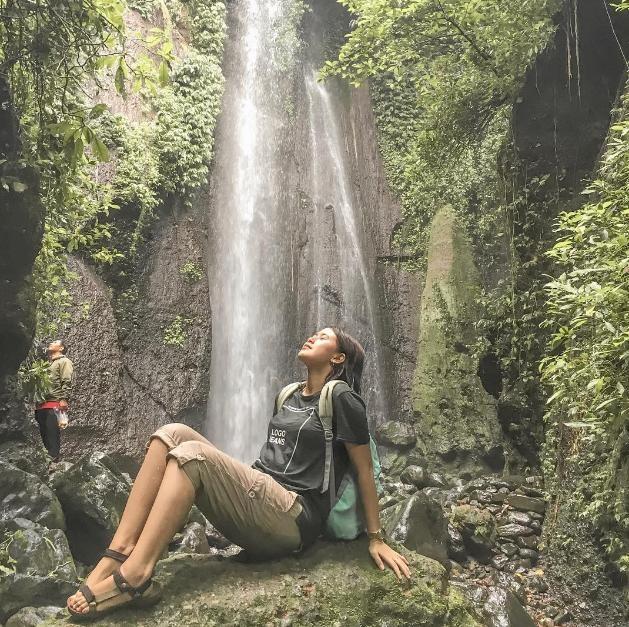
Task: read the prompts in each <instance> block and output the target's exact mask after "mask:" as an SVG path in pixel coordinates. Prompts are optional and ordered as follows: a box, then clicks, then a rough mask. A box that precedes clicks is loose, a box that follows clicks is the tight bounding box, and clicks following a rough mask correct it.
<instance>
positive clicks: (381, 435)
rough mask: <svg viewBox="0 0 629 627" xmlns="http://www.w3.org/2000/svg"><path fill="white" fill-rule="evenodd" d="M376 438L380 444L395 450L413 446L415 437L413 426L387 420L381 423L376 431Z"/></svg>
mask: <svg viewBox="0 0 629 627" xmlns="http://www.w3.org/2000/svg"><path fill="white" fill-rule="evenodd" d="M376 438H377V440H378V442H380V444H386V445H387V446H392V447H395V448H407V447H409V446H413V444H415V440H416V439H417V436H416V435H415V428H414V427H413V425H409V424H405V423H403V422H397V421H395V420H389V421H388V422H384V423H382V424H381V425H380V426H379V427H378V429H377V430H376Z"/></svg>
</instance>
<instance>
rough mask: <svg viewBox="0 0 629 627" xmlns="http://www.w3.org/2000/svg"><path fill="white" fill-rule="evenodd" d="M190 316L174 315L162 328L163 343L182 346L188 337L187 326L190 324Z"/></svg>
mask: <svg viewBox="0 0 629 627" xmlns="http://www.w3.org/2000/svg"><path fill="white" fill-rule="evenodd" d="M192 322H193V321H192V319H191V318H184V317H183V316H181V315H178V316H175V318H174V319H173V321H172V322H171V323H170V324H169V325H168V326H167V327H166V328H165V329H164V344H165V345H166V346H178V347H179V348H183V347H184V345H185V343H186V340H187V339H188V330H187V328H188V327H189V326H190V325H191V324H192Z"/></svg>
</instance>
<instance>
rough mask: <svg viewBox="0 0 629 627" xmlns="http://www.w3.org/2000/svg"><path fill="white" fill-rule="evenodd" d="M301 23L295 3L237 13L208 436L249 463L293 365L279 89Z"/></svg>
mask: <svg viewBox="0 0 629 627" xmlns="http://www.w3.org/2000/svg"><path fill="white" fill-rule="evenodd" d="M295 21H296V20H295V10H294V6H293V3H292V0H242V1H240V2H237V3H235V5H232V7H231V9H230V23H229V41H228V45H227V47H226V51H225V74H226V91H225V95H224V98H223V107H222V113H221V116H220V119H219V122H218V129H217V144H216V145H217V152H216V163H215V166H214V169H213V174H212V182H211V187H212V207H213V209H212V216H211V223H210V229H211V232H210V257H211V258H210V263H209V267H210V268H212V276H210V277H209V278H210V288H211V303H212V312H211V315H212V362H211V367H210V389H211V392H210V396H209V399H208V421H207V425H208V426H207V431H208V435H209V437H210V439H211V441H212V442H214V443H215V444H216V445H217V446H218V447H219V448H221V449H222V450H224V451H226V452H227V453H229V454H231V455H233V456H234V457H237V458H239V459H241V460H243V461H252V460H253V459H254V458H255V456H256V455H257V454H258V452H259V447H260V444H261V443H262V441H263V438H264V434H265V431H266V425H267V422H268V418H269V412H270V411H271V404H272V402H273V398H274V395H275V394H276V393H277V390H278V387H279V385H281V383H283V381H282V380H281V378H280V376H281V374H283V373H282V368H281V363H282V362H283V361H286V357H285V355H286V349H285V344H286V341H287V338H286V318H287V316H286V311H285V310H286V303H285V292H286V289H285V282H286V276H290V263H291V260H290V234H287V233H286V226H285V225H286V211H287V210H288V208H289V207H288V205H289V203H287V202H286V197H285V193H286V190H285V189H283V188H282V185H281V180H282V179H281V175H282V170H283V164H282V148H283V139H282V138H283V137H284V135H285V126H286V122H285V118H286V112H285V107H284V98H283V96H284V94H283V93H282V90H281V88H280V86H281V85H282V81H283V80H285V78H286V75H287V74H289V73H290V64H291V48H294V47H295V44H294V42H295V36H294V34H292V33H291V24H292V23H294V22H295ZM287 243H288V245H287Z"/></svg>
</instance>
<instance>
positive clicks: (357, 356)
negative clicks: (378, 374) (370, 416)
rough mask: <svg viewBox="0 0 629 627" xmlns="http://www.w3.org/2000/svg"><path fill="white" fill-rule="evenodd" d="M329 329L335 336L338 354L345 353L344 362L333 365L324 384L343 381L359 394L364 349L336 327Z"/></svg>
mask: <svg viewBox="0 0 629 627" xmlns="http://www.w3.org/2000/svg"><path fill="white" fill-rule="evenodd" d="M330 329H332V331H334V335H336V339H337V343H338V348H339V352H341V353H345V361H344V362H342V363H340V364H333V366H332V372H331V373H330V374H329V375H328V376H327V378H326V380H325V382H326V383H327V382H328V381H332V380H333V379H340V380H341V381H345V383H347V385H349V386H350V387H351V388H352V389H353V390H354V392H356V393H357V394H360V380H361V379H362V376H363V364H364V362H365V349H364V348H363V347H362V345H361V344H360V342H359V341H358V340H356V339H354V338H353V337H352V336H351V335H350V334H349V333H345V331H343V330H342V329H339V328H338V327H330Z"/></svg>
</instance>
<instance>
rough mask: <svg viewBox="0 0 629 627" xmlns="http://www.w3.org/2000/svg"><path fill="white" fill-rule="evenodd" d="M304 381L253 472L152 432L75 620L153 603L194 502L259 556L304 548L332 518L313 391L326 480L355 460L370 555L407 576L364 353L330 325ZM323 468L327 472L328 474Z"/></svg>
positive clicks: (168, 432) (307, 355)
mask: <svg viewBox="0 0 629 627" xmlns="http://www.w3.org/2000/svg"><path fill="white" fill-rule="evenodd" d="M298 357H299V359H300V360H301V361H302V362H303V363H304V364H305V365H306V367H307V368H308V378H307V381H306V383H305V385H303V386H302V387H301V389H299V390H298V391H296V392H295V393H294V394H293V395H292V396H290V398H288V399H287V400H286V401H285V403H284V404H283V405H282V407H281V408H279V411H278V410H277V408H276V411H275V412H274V415H273V418H272V419H271V422H270V424H269V429H268V435H267V442H266V443H265V444H264V446H263V447H262V450H261V452H260V457H259V459H257V460H256V461H255V463H254V464H253V467H250V466H247V465H246V464H243V463H241V462H239V461H237V460H235V459H233V458H232V457H230V456H229V455H226V454H225V453H223V452H222V451H219V450H218V449H217V448H216V447H215V446H214V445H213V444H211V443H210V442H209V441H208V440H206V439H205V438H204V437H203V436H201V435H200V434H199V433H197V432H196V431H194V430H193V429H191V428H190V427H187V426H186V425H183V424H170V425H166V426H165V427H161V428H160V429H158V430H157V431H156V432H155V433H154V434H153V435H152V436H151V438H150V440H149V445H148V448H147V452H146V457H145V458H144V463H143V464H142V467H141V468H140V471H139V473H138V476H137V478H136V480H135V483H134V485H133V488H132V490H131V494H130V495H129V500H128V502H127V505H126V508H125V510H124V513H123V516H122V519H121V521H120V526H119V527H118V530H117V531H116V533H115V535H114V537H113V540H112V542H111V546H110V548H109V549H107V550H106V551H105V552H104V554H103V558H102V559H101V560H100V562H99V563H98V564H97V565H96V567H95V568H94V570H93V571H92V572H91V573H90V575H89V576H88V577H87V579H86V581H85V583H84V584H83V585H82V586H81V587H80V589H79V591H78V592H77V593H76V594H74V595H73V596H71V597H70V598H69V599H68V610H69V611H70V613H71V614H72V615H73V616H74V617H78V618H84V619H88V618H89V619H91V618H94V617H97V616H102V614H103V613H104V612H106V611H107V612H109V611H110V610H112V609H115V608H117V607H121V606H124V605H128V604H132V605H134V606H138V605H144V606H145V605H149V604H152V603H155V602H156V601H157V600H158V599H159V596H160V593H159V589H158V584H156V583H154V582H152V580H151V576H152V573H153V569H154V568H155V565H156V564H157V561H158V560H159V558H160V556H161V555H162V554H163V552H164V550H165V549H166V547H167V546H168V543H169V542H170V541H171V539H172V537H173V536H174V534H175V533H176V532H177V531H178V530H179V529H180V528H181V526H182V525H183V523H184V521H185V520H186V517H187V516H188V512H189V511H190V508H191V506H192V504H193V502H196V503H197V505H198V506H199V508H200V509H201V511H202V512H203V513H204V514H205V515H206V516H207V518H208V519H209V521H210V522H211V523H212V524H213V525H214V526H215V527H216V528H217V529H218V530H219V531H221V532H222V533H223V534H224V535H225V536H226V537H227V538H228V539H229V540H231V541H232V542H234V543H235V544H237V545H239V546H241V547H243V548H244V549H245V550H246V551H247V552H248V553H250V554H252V555H254V556H256V557H258V558H271V557H279V556H282V555H286V554H289V553H291V552H295V551H299V550H301V549H303V548H305V547H306V546H309V545H310V544H311V543H312V542H314V540H315V539H316V538H317V537H318V536H319V535H320V533H321V531H322V529H323V525H324V523H325V521H326V519H327V517H328V514H329V511H330V497H329V492H328V491H326V492H323V493H322V492H321V489H322V480H321V478H322V477H324V476H325V475H326V474H327V473H326V470H325V459H326V452H325V450H326V446H325V438H324V431H323V426H322V424H321V422H320V420H319V419H318V407H319V396H320V392H321V390H322V388H323V386H324V385H325V383H327V382H328V381H331V380H333V379H340V380H342V381H345V382H346V383H347V384H348V385H349V386H351V389H349V388H348V386H345V385H340V384H339V385H338V386H337V387H336V388H335V390H336V389H340V391H339V392H338V393H337V392H336V391H335V392H334V393H333V398H332V402H333V409H334V411H333V416H334V430H333V432H334V439H333V446H332V450H333V455H332V459H333V460H334V461H333V471H334V472H333V474H331V475H330V476H332V477H335V478H336V481H335V485H336V488H337V489H338V487H339V485H338V484H339V482H340V480H341V478H342V477H343V475H344V474H345V472H346V471H347V470H348V468H349V464H350V463H351V464H353V466H354V468H355V470H356V475H357V482H358V487H359V492H360V497H361V501H362V503H363V508H364V514H365V520H366V525H367V530H368V535H369V537H370V542H369V552H370V554H371V556H372V558H373V560H374V561H375V563H376V565H377V566H378V567H379V568H380V569H381V570H382V569H384V566H385V565H386V566H388V567H389V568H391V569H392V570H393V571H394V572H395V574H396V576H397V577H398V578H400V579H401V578H402V576H405V577H410V571H409V568H408V562H407V561H406V558H404V557H403V556H402V555H400V554H399V553H397V552H396V551H394V550H393V549H391V548H390V547H389V546H387V544H386V543H385V542H384V540H383V534H382V530H381V529H380V519H379V513H378V500H377V494H376V486H375V481H374V476H373V467H372V460H371V451H370V446H369V430H368V427H367V416H366V412H365V404H364V402H363V400H362V399H361V397H360V396H359V394H358V393H359V391H360V379H361V375H362V368H363V360H364V350H363V348H362V346H361V345H360V344H359V343H358V342H357V341H356V340H354V339H353V338H352V337H351V336H349V335H347V334H346V333H344V332H342V331H341V330H339V329H337V328H326V329H323V330H322V331H319V332H318V333H315V334H314V335H313V336H312V337H310V338H309V339H308V340H307V342H306V343H305V344H304V345H303V346H302V348H301V350H300V351H299V353H298ZM328 470H329V469H328Z"/></svg>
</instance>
